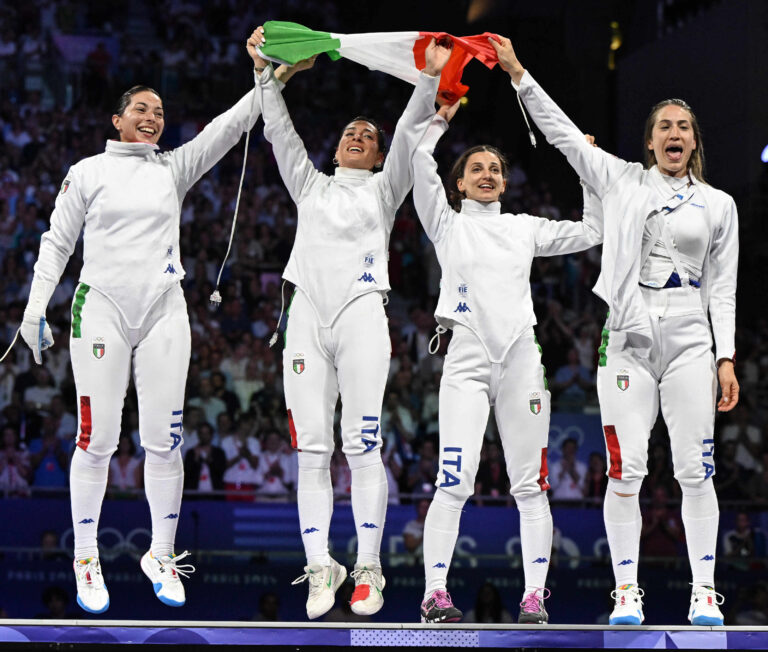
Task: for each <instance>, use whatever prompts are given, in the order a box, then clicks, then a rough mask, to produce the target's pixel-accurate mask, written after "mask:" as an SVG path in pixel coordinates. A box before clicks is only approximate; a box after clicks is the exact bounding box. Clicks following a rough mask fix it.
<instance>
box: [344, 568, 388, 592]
mask: <svg viewBox="0 0 768 652" xmlns="http://www.w3.org/2000/svg"><path fill="white" fill-rule="evenodd" d="M349 576H350V577H351V578H352V579H353V580H355V584H356V585H357V584H368V585H369V586H375V587H377V588H378V587H379V585H380V584H381V569H380V568H368V567H367V566H363V567H362V568H356V569H355V570H353V571H352V572H351V573H350V574H349Z"/></svg>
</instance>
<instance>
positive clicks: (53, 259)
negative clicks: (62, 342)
mask: <svg viewBox="0 0 768 652" xmlns="http://www.w3.org/2000/svg"><path fill="white" fill-rule="evenodd" d="M258 116H259V111H258V97H257V94H256V90H255V89H254V90H252V91H251V92H250V93H248V94H247V95H245V96H244V97H243V98H242V99H240V101H239V102H238V103H237V104H235V106H233V107H232V108H231V109H229V110H228V111H227V112H225V113H223V114H221V115H220V116H218V117H216V118H215V119H214V120H212V121H211V122H210V123H209V124H208V125H207V126H206V127H205V129H203V131H201V132H200V133H199V134H198V135H197V136H195V138H193V139H192V140H191V141H189V142H188V143H185V144H184V145H182V146H181V147H178V148H176V149H174V150H171V151H169V152H163V153H160V152H158V147H157V145H151V144H148V143H124V142H119V141H115V140H110V141H107V146H106V150H105V151H104V153H103V154H97V155H96V156H91V157H89V158H86V159H83V160H82V161H79V162H78V163H76V164H75V165H73V166H72V167H71V168H70V170H69V173H68V174H67V176H66V179H65V180H64V183H63V184H62V187H61V190H60V192H59V195H58V197H57V198H56V204H55V208H54V211H53V214H52V215H51V227H50V230H49V231H47V232H46V233H44V234H43V236H42V239H41V242H40V255H39V256H38V259H37V263H36V264H35V277H34V281H35V282H36V283H37V285H38V286H39V285H41V284H42V285H44V286H45V287H46V288H47V289H50V292H53V289H54V288H55V286H56V284H58V282H59V279H60V277H61V274H62V272H63V271H64V267H65V266H66V264H67V261H68V260H69V257H70V256H71V255H72V252H73V251H74V249H75V244H76V242H77V239H78V237H79V235H80V231H81V229H83V268H82V271H81V272H80V281H81V282H82V283H86V284H87V285H90V286H91V287H94V288H96V289H97V290H99V292H102V293H103V294H105V295H106V296H107V297H108V298H109V299H110V300H111V301H112V302H113V303H114V304H115V306H116V307H117V308H118V310H119V311H120V313H121V314H122V316H123V318H124V319H125V321H126V322H127V324H128V326H129V327H131V328H138V327H140V326H141V323H142V321H143V320H144V317H145V316H146V314H147V313H148V312H149V310H150V308H151V307H152V305H153V304H154V303H155V301H156V300H157V299H158V298H159V297H160V296H161V295H162V294H163V293H164V292H165V291H166V290H168V289H169V288H170V287H171V286H173V285H175V284H176V283H178V282H179V281H180V280H181V279H182V278H183V277H184V268H183V267H182V265H181V260H180V255H179V254H180V252H179V220H180V215H181V203H182V201H183V200H184V196H185V195H186V193H187V191H188V190H189V189H190V187H191V186H192V185H193V184H194V183H195V182H196V181H197V180H198V179H199V178H200V177H201V176H202V175H203V174H205V173H206V172H207V171H208V170H209V169H210V168H211V167H213V166H214V165H215V164H216V163H217V162H218V161H219V159H221V157H222V156H224V154H226V153H227V151H229V150H230V149H231V148H232V147H233V146H234V145H235V144H236V143H237V141H238V140H239V139H240V136H241V135H242V133H243V132H244V131H246V130H248V129H250V128H251V127H253V125H254V124H255V122H256V120H257V118H258ZM34 284H35V283H33V286H34ZM49 299H50V293H47V296H45V297H44V299H43V301H42V306H43V308H44V307H45V305H46V304H47V303H48V300H49Z"/></svg>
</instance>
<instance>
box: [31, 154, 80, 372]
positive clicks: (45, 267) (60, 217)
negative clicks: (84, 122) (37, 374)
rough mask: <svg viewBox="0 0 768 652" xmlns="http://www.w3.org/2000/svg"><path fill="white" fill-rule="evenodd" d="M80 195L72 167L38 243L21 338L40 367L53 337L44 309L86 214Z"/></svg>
mask: <svg viewBox="0 0 768 652" xmlns="http://www.w3.org/2000/svg"><path fill="white" fill-rule="evenodd" d="M83 193H84V189H83V183H82V178H81V174H80V170H79V169H78V168H77V167H73V168H71V169H70V171H69V172H68V173H67V176H66V178H65V179H64V183H62V184H61V190H59V194H58V196H57V197H56V204H55V206H54V209H53V213H52V214H51V227H50V229H48V231H46V232H45V233H43V237H42V238H41V239H40V253H39V255H38V257H37V262H36V263H35V273H34V276H33V277H32V286H31V287H30V289H29V300H28V301H27V306H26V308H25V309H24V318H23V321H22V325H21V337H22V338H23V339H24V341H25V342H26V343H27V345H28V346H29V348H30V349H32V354H33V356H34V358H35V362H36V363H37V364H42V351H44V350H45V349H47V348H49V347H51V346H53V335H52V334H51V329H50V327H49V326H48V323H47V321H46V319H45V309H46V308H47V306H48V302H49V301H50V299H51V295H53V291H54V290H55V289H56V286H57V285H58V284H59V279H60V278H61V275H62V273H63V272H64V268H65V267H66V265H67V261H68V260H69V258H70V256H71V255H72V252H73V251H74V250H75V244H76V243H77V239H78V238H79V237H80V231H82V229H83V223H84V222H85V211H86V199H85V195H84V194H83Z"/></svg>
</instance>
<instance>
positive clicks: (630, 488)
mask: <svg viewBox="0 0 768 652" xmlns="http://www.w3.org/2000/svg"><path fill="white" fill-rule="evenodd" d="M642 482H643V481H642V480H615V479H614V478H608V488H607V489H606V492H605V502H604V503H603V517H604V519H605V532H606V534H607V535H608V546H609V547H610V549H611V563H612V565H613V575H614V577H615V578H616V586H617V587H619V586H623V585H625V584H637V564H638V561H639V557H640V531H641V530H642V527H643V518H642V516H641V514H640V500H639V498H638V493H639V491H640V486H641V484H642ZM617 492H618V493H620V494H631V495H630V496H629V497H624V496H618V495H617Z"/></svg>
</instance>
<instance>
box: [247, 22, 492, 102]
mask: <svg viewBox="0 0 768 652" xmlns="http://www.w3.org/2000/svg"><path fill="white" fill-rule="evenodd" d="M489 36H496V35H495V34H491V33H490V32H485V33H484V34H477V35H475V36H458V37H457V36H451V35H450V34H446V33H445V32H369V33H365V34H336V33H333V32H317V31H315V30H311V29H309V28H308V27H304V26H303V25H299V24H298V23H288V22H283V21H277V20H270V21H268V22H266V23H264V39H265V41H266V43H265V44H264V46H263V47H262V48H261V51H260V52H261V56H262V57H263V58H264V59H269V60H271V61H275V62H277V63H287V64H294V63H296V62H298V61H301V60H302V59H308V58H309V57H311V56H314V55H316V54H320V53H322V52H325V53H327V54H328V56H329V57H330V58H331V59H332V60H333V61H337V60H338V59H340V58H341V57H344V58H345V59H350V60H351V61H355V62H356V63H360V64H362V65H364V66H366V67H368V68H370V69H371V70H379V71H381V72H385V73H387V74H390V75H393V76H395V77H397V78H399V79H402V80H403V81H407V82H409V83H411V84H415V83H416V80H417V79H418V77H419V71H420V70H423V69H424V67H425V65H426V60H425V54H424V52H425V50H426V48H427V45H429V43H430V40H431V39H432V38H435V39H436V40H438V41H439V40H441V39H446V38H447V39H450V40H451V41H452V42H453V50H452V52H451V58H450V59H449V61H448V63H447V64H446V66H445V68H443V72H442V74H441V76H440V89H439V91H438V97H439V98H440V101H441V102H447V103H450V104H452V103H454V102H456V101H457V100H458V99H459V98H461V97H463V96H464V95H465V94H466V92H467V91H468V90H469V87H468V86H466V85H464V84H462V83H461V75H462V73H463V72H464V67H465V66H466V65H467V64H468V63H469V61H470V59H473V58H474V59H477V60H479V61H480V62H481V63H482V64H484V65H485V66H487V67H488V68H493V67H494V66H495V65H496V64H497V63H498V61H499V60H498V57H497V56H496V51H495V50H494V49H493V47H492V46H491V44H490V43H489V42H488V37H489Z"/></svg>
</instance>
